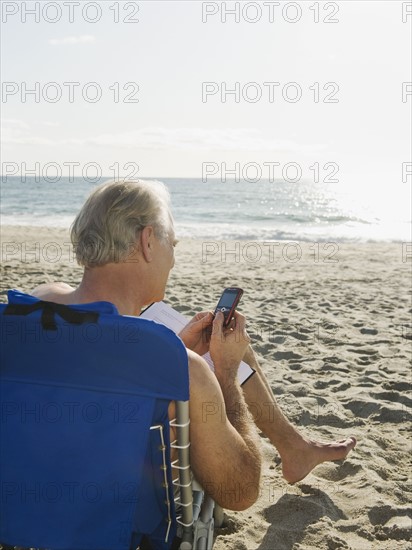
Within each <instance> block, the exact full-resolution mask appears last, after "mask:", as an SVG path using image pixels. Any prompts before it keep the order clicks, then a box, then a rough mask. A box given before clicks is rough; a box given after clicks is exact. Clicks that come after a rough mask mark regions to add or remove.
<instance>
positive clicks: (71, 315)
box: [4, 300, 99, 330]
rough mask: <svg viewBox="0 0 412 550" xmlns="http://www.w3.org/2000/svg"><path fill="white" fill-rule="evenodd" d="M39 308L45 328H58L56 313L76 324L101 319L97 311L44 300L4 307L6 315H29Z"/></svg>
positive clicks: (95, 321)
mask: <svg viewBox="0 0 412 550" xmlns="http://www.w3.org/2000/svg"><path fill="white" fill-rule="evenodd" d="M38 310H41V312H42V315H41V324H42V327H43V329H44V330H57V325H56V320H55V318H54V316H55V314H57V315H59V316H60V317H62V319H64V320H65V321H67V322H68V323H72V324H75V325H82V324H84V323H97V321H98V319H99V313H97V312H96V311H79V310H75V309H72V308H71V307H69V306H65V305H62V304H55V303H54V302H46V301H43V300H39V301H38V302H34V303H33V304H8V305H7V306H6V308H5V309H4V315H29V314H30V313H33V312H35V311H38Z"/></svg>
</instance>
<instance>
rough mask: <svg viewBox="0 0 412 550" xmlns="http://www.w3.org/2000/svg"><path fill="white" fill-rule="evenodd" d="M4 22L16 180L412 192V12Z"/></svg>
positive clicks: (6, 149)
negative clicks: (289, 180) (287, 182)
mask: <svg viewBox="0 0 412 550" xmlns="http://www.w3.org/2000/svg"><path fill="white" fill-rule="evenodd" d="M36 4H37V8H36ZM69 4H72V6H71V8H70V6H69ZM56 6H57V7H56ZM1 7H2V29H1V30H2V39H1V41H2V43H1V45H2V59H1V61H2V64H1V66H2V69H1V77H2V100H1V101H2V102H1V109H2V119H3V120H2V151H1V152H2V166H1V168H2V173H3V175H4V174H5V173H9V174H11V173H13V172H16V173H17V174H20V173H21V172H22V171H28V170H32V169H36V170H37V171H40V173H41V172H42V171H45V170H51V171H53V170H61V172H62V174H63V175H70V174H73V175H75V176H81V175H82V172H83V170H86V171H88V170H90V171H91V172H90V173H92V172H93V170H96V171H97V170H99V169H100V170H101V172H102V174H103V175H107V176H111V175H114V174H116V173H118V174H120V175H123V176H124V175H127V174H129V173H132V172H133V173H138V175H139V176H142V177H195V178H201V177H202V175H203V176H204V174H205V172H207V171H208V172H209V173H211V172H213V171H216V173H215V177H221V176H222V175H223V173H224V172H225V171H226V170H233V169H235V168H236V167H237V168H236V170H237V171H238V172H239V173H240V174H242V173H243V174H247V175H249V176H250V177H253V174H254V172H253V171H254V170H257V172H256V173H258V171H259V170H260V171H261V175H262V178H264V177H269V176H270V175H271V173H270V169H272V170H273V172H272V174H273V175H274V176H275V177H279V176H280V175H282V170H283V169H284V167H285V165H286V166H289V164H288V163H292V168H291V171H290V172H288V173H289V175H292V176H291V177H293V169H294V168H293V166H296V165H298V166H299V168H300V169H301V170H302V174H303V177H307V178H313V177H314V174H315V170H316V169H317V168H318V169H319V173H318V177H319V178H320V180H321V181H322V178H323V179H325V178H327V177H328V176H329V177H331V178H332V180H333V172H334V171H335V169H337V170H338V172H339V178H338V180H339V182H340V183H339V185H344V186H347V187H353V188H354V189H356V190H357V191H358V192H359V191H360V188H362V190H363V192H365V193H371V192H379V190H383V189H385V192H386V193H387V192H388V190H391V189H398V188H399V189H401V188H403V189H404V188H405V185H408V186H409V187H410V184H411V180H412V176H411V175H409V176H408V175H407V172H409V171H410V164H408V163H410V162H411V159H410V148H411V137H410V135H411V126H410V114H411V105H412V85H411V84H410V83H411V80H412V78H411V69H410V67H411V59H410V55H411V54H410V52H411V22H412V4H411V2H398V1H396V0H395V1H392V0H391V1H374V0H369V1H364V2H363V1H350V0H347V1H341V2H313V1H301V2H201V1H180V2H175V1H163V2H157V1H150V2H149V1H146V2H141V1H138V2H137V1H136V2H130V1H129V2H117V1H101V2H88V1H85V0H79V1H77V2H72V1H67V2H47V1H42V2H37V3H36V2H17V1H10V2H7V1H4V0H2V2H1ZM69 8H70V9H69ZM33 9H35V10H37V12H36V13H37V14H36V16H34V15H31V14H30V13H26V12H27V11H30V10H33ZM231 10H232V12H233V10H235V12H236V14H233V13H229V12H230V11H231ZM236 10H237V11H236ZM409 13H410V14H409ZM36 18H37V21H36ZM57 19H59V20H57ZM70 19H72V21H71V20H70ZM126 19H127V20H128V21H126ZM36 83H37V84H36ZM64 83H66V84H64ZM67 83H77V84H71V85H70V84H67ZM36 86H37V92H38V96H36V95H34V94H30V93H29V94H28V93H27V90H30V89H35V87H36ZM225 90H226V93H225ZM230 90H232V91H233V90H235V91H236V93H230ZM70 91H71V94H72V97H70ZM228 92H229V93H228ZM59 94H61V97H60V98H59V97H58V95H59ZM98 95H101V97H100V98H98ZM95 99H96V101H95ZM36 163H37V164H36ZM50 163H52V164H50ZM90 163H91V164H90ZM249 163H251V164H249ZM328 163H329V164H328ZM325 166H326V168H325ZM310 167H312V168H310ZM316 167H317V168H316ZM402 170H403V172H402ZM50 173H51V172H50ZM331 174H332V175H331Z"/></svg>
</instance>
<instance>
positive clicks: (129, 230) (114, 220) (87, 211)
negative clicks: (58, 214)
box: [70, 180, 173, 267]
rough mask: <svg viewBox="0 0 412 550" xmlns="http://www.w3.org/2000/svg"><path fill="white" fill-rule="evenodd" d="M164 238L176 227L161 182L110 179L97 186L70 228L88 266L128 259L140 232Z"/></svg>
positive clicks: (79, 254)
mask: <svg viewBox="0 0 412 550" xmlns="http://www.w3.org/2000/svg"><path fill="white" fill-rule="evenodd" d="M148 225H150V226H152V227H153V229H154V232H155V235H156V237H158V238H159V239H162V240H165V239H167V238H168V237H169V235H170V233H171V231H172V230H173V219H172V216H171V213H170V195H169V192H168V190H167V188H166V187H165V186H164V185H163V183H161V182H159V181H142V180H138V181H124V182H116V181H109V182H106V183H104V184H102V185H99V186H98V187H96V188H95V189H94V190H93V191H92V193H91V194H90V196H89V198H88V199H87V201H86V202H85V204H84V205H83V207H82V209H81V210H80V212H79V213H78V214H77V216H76V219H75V220H74V222H73V224H72V227H71V234H70V236H71V241H72V244H73V246H74V248H75V253H76V259H77V262H78V263H79V264H80V265H83V266H85V267H94V266H102V265H105V264H107V263H112V262H115V263H118V262H122V261H125V260H126V259H127V257H128V256H129V255H130V253H131V252H132V251H133V250H134V248H135V246H136V239H137V237H138V235H139V233H140V231H141V230H142V229H143V228H144V227H146V226H148Z"/></svg>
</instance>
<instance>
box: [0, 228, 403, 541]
mask: <svg viewBox="0 0 412 550" xmlns="http://www.w3.org/2000/svg"><path fill="white" fill-rule="evenodd" d="M68 242H69V238H68V235H67V233H66V231H64V230H62V229H53V228H28V227H4V228H2V283H1V284H2V287H1V295H0V299H2V300H3V301H5V299H6V296H5V292H6V289H8V288H19V289H21V290H23V291H25V292H30V291H31V290H32V289H33V288H34V287H35V286H36V285H38V284H40V283H42V282H47V281H56V280H58V281H65V282H68V283H71V284H76V283H78V282H79V281H80V278H81V273H82V271H81V269H80V268H79V267H77V265H76V263H75V261H74V259H73V258H72V257H71V256H72V255H71V249H70V247H69V245H68V244H64V243H68ZM36 243H37V244H36ZM53 243H54V244H53ZM411 251H412V247H411V246H410V245H409V247H408V245H406V244H402V243H399V244H384V243H368V244H350V245H348V244H339V245H337V244H329V245H327V246H326V245H324V243H319V244H316V243H315V244H314V243H298V244H296V245H292V244H289V245H288V244H287V243H279V244H277V245H276V244H274V243H272V245H269V244H264V243H246V242H239V243H228V242H226V243H222V242H215V243H213V242H211V241H209V242H207V243H206V242H201V241H191V240H184V241H183V242H181V243H180V244H179V245H178V247H177V249H176V267H175V269H174V270H173V272H172V274H171V277H170V280H169V284H168V289H167V301H168V302H169V303H170V304H171V305H172V306H173V307H175V308H176V309H179V310H180V311H181V312H183V313H185V314H188V315H189V314H192V313H195V312H196V311H200V310H204V309H209V308H211V307H213V305H214V304H215V303H216V300H217V298H218V296H219V294H220V292H221V290H222V289H223V288H224V287H225V286H233V285H237V286H241V287H242V288H243V289H244V290H245V294H244V297H243V299H242V305H241V308H240V309H241V311H242V312H243V313H245V314H246V315H247V317H248V320H249V325H248V327H249V332H250V334H251V337H252V340H253V345H254V348H255V350H256V351H257V353H258V354H259V357H260V360H261V365H262V368H263V369H264V372H265V373H266V375H267V377H268V380H269V383H270V385H271V387H272V389H273V392H274V394H275V395H276V397H277V399H278V402H279V404H280V405H281V406H282V408H283V410H284V412H285V413H286V415H287V416H288V417H289V419H291V420H292V421H293V422H294V423H295V424H296V425H297V426H298V427H299V428H300V429H301V430H302V431H303V432H304V433H305V434H306V435H308V436H310V437H312V438H319V439H322V440H325V441H330V440H334V439H342V438H345V437H347V436H349V435H354V436H355V437H356V438H357V439H358V441H359V443H358V446H357V447H356V449H355V450H354V451H353V452H352V453H351V454H350V456H349V457H348V458H347V459H346V460H345V461H344V462H342V463H327V464H326V463H325V464H322V465H320V466H318V467H317V468H315V469H314V471H313V472H312V473H311V474H310V475H308V476H307V477H306V478H305V479H304V480H303V481H302V482H300V483H298V484H296V485H294V486H290V485H288V484H287V483H286V482H285V481H284V480H283V478H282V476H281V470H280V465H279V458H278V455H277V452H276V450H275V449H274V448H273V447H272V446H271V445H270V443H269V441H268V439H266V438H265V437H263V436H261V445H262V452H263V455H264V470H263V476H262V481H261V488H260V497H259V499H258V500H257V502H256V504H255V505H254V506H253V507H252V508H250V509H249V510H247V511H245V512H230V511H229V512H226V515H227V520H226V521H227V526H226V527H225V528H224V529H221V530H219V531H218V535H217V539H216V543H215V547H214V548H215V549H216V550H255V549H259V550H289V549H292V548H293V549H294V550H297V549H316V550H319V549H328V550H329V549H340V548H351V549H359V550H369V549H372V548H373V549H374V548H376V549H384V550H392V549H393V550H395V549H396V550H399V549H404V548H405V549H406V548H408V547H409V546H408V541H409V537H410V534H411V520H410V514H409V512H408V502H409V501H410V496H411V495H410V493H411V489H410V485H408V474H409V473H410V471H411V468H410V450H411V448H410V447H411V446H410V439H409V438H408V429H410V425H411V414H410V405H411V399H410V393H408V392H409V390H410V385H409V384H410V382H411V378H410V373H411V371H410V360H411V347H412V340H411V339H412V326H411V283H410V274H411V260H412V254H411ZM408 253H409V254H408Z"/></svg>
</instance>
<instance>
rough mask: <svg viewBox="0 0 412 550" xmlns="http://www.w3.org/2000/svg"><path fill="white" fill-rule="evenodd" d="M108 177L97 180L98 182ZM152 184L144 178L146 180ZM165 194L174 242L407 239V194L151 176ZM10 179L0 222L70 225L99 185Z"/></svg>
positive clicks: (403, 191) (3, 190)
mask: <svg viewBox="0 0 412 550" xmlns="http://www.w3.org/2000/svg"><path fill="white" fill-rule="evenodd" d="M107 179H109V178H103V179H102V180H101V182H103V181H106V180H107ZM144 179H150V178H144ZM153 179H159V180H160V181H163V182H164V183H165V184H166V185H167V187H168V188H169V190H170V193H171V197H172V207H173V215H174V218H175V224H176V233H177V236H178V238H184V237H189V238H201V239H216V240H248V241H250V240H264V241H278V240H280V241H282V240H286V241H321V242H322V241H323V242H329V241H333V242H371V241H386V242H406V241H407V242H409V241H411V240H412V238H411V207H410V195H409V191H408V190H407V189H406V184H405V188H404V189H401V190H396V191H394V189H393V188H392V189H388V190H381V191H379V192H378V190H376V189H374V190H373V191H370V192H368V190H367V189H366V190H365V189H360V188H352V189H350V190H348V189H343V188H342V186H339V185H338V184H325V183H317V184H316V183H313V182H310V181H306V182H305V181H300V182H298V183H288V182H285V181H283V180H282V181H276V180H275V181H259V182H257V183H250V182H249V181H240V182H236V181H227V182H222V181H220V180H209V181H207V182H206V183H204V182H202V180H201V179H193V178H153ZM101 182H97V183H90V182H89V181H86V180H85V179H84V178H73V179H72V180H70V178H63V177H62V178H61V179H60V180H59V181H58V182H55V183H50V181H46V180H44V179H41V178H40V179H39V180H37V181H36V179H35V178H34V177H27V178H26V181H23V180H22V178H21V177H17V176H16V177H8V178H7V180H6V181H2V183H1V211H0V212H1V223H2V225H34V226H43V225H48V226H54V227H69V226H70V224H71V223H72V221H73V219H74V217H75V215H76V213H77V211H78V210H79V208H80V207H81V205H82V204H83V202H84V200H85V198H86V197H87V195H88V194H89V192H90V191H91V189H92V188H93V187H94V186H95V185H97V184H98V183H101Z"/></svg>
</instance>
